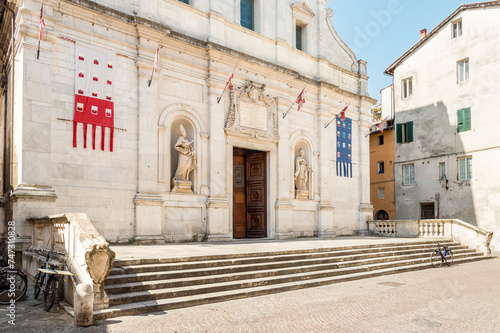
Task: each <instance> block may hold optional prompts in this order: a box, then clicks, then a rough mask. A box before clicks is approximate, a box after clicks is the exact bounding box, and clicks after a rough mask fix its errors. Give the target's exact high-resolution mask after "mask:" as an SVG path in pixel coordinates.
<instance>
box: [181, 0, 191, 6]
mask: <svg viewBox="0 0 500 333" xmlns="http://www.w3.org/2000/svg"><path fill="white" fill-rule="evenodd" d="M179 1H180V2H184V3H186V4H188V5H189V0H179Z"/></svg>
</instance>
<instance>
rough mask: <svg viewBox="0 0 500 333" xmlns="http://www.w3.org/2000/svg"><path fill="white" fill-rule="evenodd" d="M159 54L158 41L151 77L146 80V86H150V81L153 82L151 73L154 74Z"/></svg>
mask: <svg viewBox="0 0 500 333" xmlns="http://www.w3.org/2000/svg"><path fill="white" fill-rule="evenodd" d="M159 54H160V42H158V46H157V47H156V53H155V61H154V63H153V72H152V73H151V78H150V79H149V81H148V87H151V82H153V75H155V73H156V71H157V70H158V58H159Z"/></svg>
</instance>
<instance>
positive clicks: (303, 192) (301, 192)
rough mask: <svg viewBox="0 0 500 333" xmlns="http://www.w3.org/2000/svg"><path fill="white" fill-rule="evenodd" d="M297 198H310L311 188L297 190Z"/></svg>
mask: <svg viewBox="0 0 500 333" xmlns="http://www.w3.org/2000/svg"><path fill="white" fill-rule="evenodd" d="M295 193H296V195H295V198H297V199H300V200H308V199H309V190H297V191H295Z"/></svg>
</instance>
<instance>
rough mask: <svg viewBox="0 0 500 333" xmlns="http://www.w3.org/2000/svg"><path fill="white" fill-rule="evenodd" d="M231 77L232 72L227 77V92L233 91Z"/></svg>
mask: <svg viewBox="0 0 500 333" xmlns="http://www.w3.org/2000/svg"><path fill="white" fill-rule="evenodd" d="M233 76H234V71H233V72H231V74H229V76H228V77H227V82H226V86H228V87H229V90H233V85H232V84H231V80H232V79H233Z"/></svg>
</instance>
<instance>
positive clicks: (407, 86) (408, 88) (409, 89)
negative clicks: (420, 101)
mask: <svg viewBox="0 0 500 333" xmlns="http://www.w3.org/2000/svg"><path fill="white" fill-rule="evenodd" d="M412 81H413V80H412V78H411V77H409V78H406V79H403V80H402V81H401V94H402V97H403V99H405V98H408V97H410V96H411V95H412V94H413V83H412Z"/></svg>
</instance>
